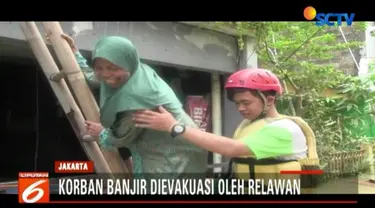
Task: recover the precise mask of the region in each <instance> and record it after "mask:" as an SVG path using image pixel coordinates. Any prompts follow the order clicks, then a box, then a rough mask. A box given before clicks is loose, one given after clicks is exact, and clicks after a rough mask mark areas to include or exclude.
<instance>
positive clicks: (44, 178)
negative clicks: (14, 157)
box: [18, 161, 94, 203]
mask: <svg viewBox="0 0 375 208" xmlns="http://www.w3.org/2000/svg"><path fill="white" fill-rule="evenodd" d="M54 166H55V172H56V173H93V172H94V162H93V161H56V162H55V164H54ZM49 196H50V182H49V174H48V173H47V172H20V173H19V174H18V202H19V203H48V202H50V198H49Z"/></svg>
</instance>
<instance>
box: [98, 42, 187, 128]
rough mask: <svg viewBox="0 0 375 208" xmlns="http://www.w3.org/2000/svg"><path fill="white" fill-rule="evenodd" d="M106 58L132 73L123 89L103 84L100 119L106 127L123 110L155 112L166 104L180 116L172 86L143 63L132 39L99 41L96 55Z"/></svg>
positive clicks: (179, 105)
mask: <svg viewBox="0 0 375 208" xmlns="http://www.w3.org/2000/svg"><path fill="white" fill-rule="evenodd" d="M99 57H100V58H103V59H106V60H108V61H110V62H112V63H113V64H115V65H117V66H119V67H121V68H123V69H126V70H128V71H129V72H130V74H131V75H130V78H129V79H128V81H127V82H126V83H125V84H124V85H122V86H121V87H119V88H112V87H110V86H108V85H107V84H106V83H105V82H103V81H102V84H101V87H100V110H101V112H100V119H101V123H102V125H103V126H105V127H107V128H108V127H110V126H111V125H112V124H113V122H114V121H115V120H116V114H117V113H119V112H123V111H134V110H140V109H155V108H156V107H158V106H160V105H163V106H164V107H166V108H167V109H168V111H170V112H171V113H173V114H174V113H176V114H177V113H179V112H180V111H181V109H182V104H181V103H180V102H179V100H178V99H177V97H176V95H175V94H174V93H173V91H172V89H171V88H170V87H169V85H168V84H167V83H166V82H164V80H162V79H161V78H160V77H159V76H158V75H157V74H156V72H155V71H154V70H153V69H152V68H151V67H150V66H148V65H146V64H143V63H141V61H140V59H139V56H138V53H137V50H136V48H135V47H134V45H133V44H132V42H130V40H128V39H126V38H124V37H119V36H109V37H105V38H103V39H101V40H99V41H98V43H97V44H96V45H95V49H94V51H93V54H92V58H93V61H94V60H95V58H99Z"/></svg>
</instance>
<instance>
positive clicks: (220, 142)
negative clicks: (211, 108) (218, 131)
mask: <svg viewBox="0 0 375 208" xmlns="http://www.w3.org/2000/svg"><path fill="white" fill-rule="evenodd" d="M169 131H170V130H169ZM180 136H181V137H183V138H185V139H186V140H188V141H190V142H191V143H193V144H195V145H197V146H199V147H201V148H204V149H206V150H208V151H211V152H215V153H219V154H221V155H224V156H227V157H239V156H245V155H246V156H248V155H253V153H252V151H251V149H250V148H249V147H248V146H247V145H246V144H244V143H242V142H240V141H238V140H233V139H232V138H228V137H223V136H217V135H215V134H211V133H208V132H204V131H202V130H200V129H196V128H191V127H186V130H185V132H184V133H183V134H182V135H180Z"/></svg>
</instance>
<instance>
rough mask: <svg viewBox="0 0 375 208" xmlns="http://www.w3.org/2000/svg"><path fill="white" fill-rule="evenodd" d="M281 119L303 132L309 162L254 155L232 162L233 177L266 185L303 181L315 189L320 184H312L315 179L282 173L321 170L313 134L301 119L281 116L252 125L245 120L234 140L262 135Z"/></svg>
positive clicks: (233, 159) (258, 121) (234, 159)
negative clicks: (291, 123) (252, 135)
mask: <svg viewBox="0 0 375 208" xmlns="http://www.w3.org/2000/svg"><path fill="white" fill-rule="evenodd" d="M280 119H290V120H292V121H294V122H295V123H296V124H297V125H298V126H299V127H300V128H301V129H302V131H303V133H304V135H305V137H306V141H307V148H308V154H307V158H305V159H301V160H292V161H285V160H277V159H272V158H268V159H261V160H257V159H256V158H254V156H252V155H247V156H241V157H237V158H232V169H233V170H234V171H233V174H234V176H235V177H236V178H238V179H250V178H251V179H263V180H264V181H265V182H267V180H274V179H298V178H301V183H302V184H306V183H307V184H308V185H307V187H309V188H312V187H314V186H316V184H317V181H313V180H315V179H311V176H307V177H306V176H303V177H301V176H300V175H298V174H297V175H291V174H280V171H288V170H289V171H299V170H302V169H316V168H319V158H318V154H317V151H316V141H315V135H314V132H313V131H312V129H311V128H310V126H309V125H308V124H307V123H306V122H305V121H304V120H303V119H302V118H300V117H291V116H285V115H281V116H279V117H277V118H265V119H260V120H257V121H255V122H253V123H251V121H249V120H244V121H243V122H242V123H241V124H240V125H239V126H238V128H237V129H236V131H235V133H234V139H235V140H240V139H242V138H245V137H246V136H248V135H249V134H251V133H253V132H256V131H259V130H260V129H261V128H263V127H264V126H265V125H267V124H268V123H270V122H272V121H276V120H280ZM255 139H256V138H255ZM303 179H304V181H303ZM306 180H307V181H306Z"/></svg>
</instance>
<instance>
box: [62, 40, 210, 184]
mask: <svg viewBox="0 0 375 208" xmlns="http://www.w3.org/2000/svg"><path fill="white" fill-rule="evenodd" d="M63 38H64V39H66V40H67V42H68V43H69V44H70V46H71V48H72V50H73V52H74V54H75V55H76V59H77V61H78V63H79V65H80V67H81V68H82V71H83V72H84V74H85V76H86V80H87V82H88V84H89V86H91V88H100V105H99V106H100V121H101V123H94V122H91V121H87V130H88V133H89V134H90V135H92V136H99V138H100V140H99V144H100V146H101V147H102V148H105V149H107V150H110V149H111V148H127V149H129V150H130V152H131V155H132V160H133V173H134V177H135V178H140V177H141V178H182V177H189V176H191V175H190V174H194V177H204V176H205V172H206V168H207V151H205V150H203V149H201V148H199V147H197V146H195V145H193V144H191V143H189V142H188V141H186V140H184V139H182V138H181V137H177V136H175V135H174V134H170V133H167V132H163V131H155V130H150V129H142V128H138V127H135V124H134V122H133V121H132V116H131V114H132V113H133V112H135V111H137V110H146V109H149V110H153V109H156V108H157V106H161V105H162V106H164V107H165V108H166V109H168V111H170V112H172V114H173V116H174V118H175V119H176V120H178V121H179V122H181V123H184V124H185V125H187V126H190V127H193V128H196V125H195V123H194V122H193V121H192V119H191V118H190V117H189V116H188V115H187V114H186V113H185V112H184V110H183V108H182V104H181V103H180V102H179V100H178V99H177V97H176V95H175V94H174V92H173V91H172V89H171V88H170V87H169V86H168V84H166V82H164V80H162V79H161V78H160V77H159V76H158V74H156V72H155V71H154V70H153V69H152V68H151V67H150V66H148V65H146V64H144V63H141V61H140V58H139V56H138V52H137V49H136V48H135V47H134V45H133V44H132V42H130V41H129V40H128V39H126V38H124V37H118V36H110V37H105V38H102V39H101V40H99V41H98V42H97V44H96V45H95V48H94V50H93V53H92V69H91V68H89V67H88V65H87V64H86V59H85V58H83V56H82V55H81V54H80V53H79V51H78V50H77V48H76V46H75V45H74V42H73V40H72V39H71V38H70V37H69V36H67V35H63Z"/></svg>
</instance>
